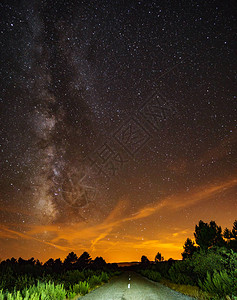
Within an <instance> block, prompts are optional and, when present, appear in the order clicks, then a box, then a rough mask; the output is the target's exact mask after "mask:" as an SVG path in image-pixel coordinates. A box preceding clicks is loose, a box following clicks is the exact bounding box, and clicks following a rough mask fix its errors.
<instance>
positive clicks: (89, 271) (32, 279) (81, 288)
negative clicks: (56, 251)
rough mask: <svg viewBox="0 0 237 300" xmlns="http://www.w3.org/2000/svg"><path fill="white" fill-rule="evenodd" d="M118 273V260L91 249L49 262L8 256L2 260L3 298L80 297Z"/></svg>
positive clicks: (0, 294) (0, 284)
mask: <svg viewBox="0 0 237 300" xmlns="http://www.w3.org/2000/svg"><path fill="white" fill-rule="evenodd" d="M118 274H120V272H119V271H118V267H117V265H116V264H107V263H106V262H105V261H104V259H103V258H102V257H97V258H96V259H95V260H92V259H91V257H90V255H89V254H88V253H87V252H84V253H83V254H82V255H81V256H80V257H77V255H76V254H75V253H74V252H71V253H69V254H68V256H67V257H66V259H65V260H64V262H62V261H61V260H60V259H56V260H54V259H52V258H51V259H49V260H48V261H47V262H46V263H45V264H42V263H41V262H39V261H38V260H37V261H36V260H34V258H31V259H29V260H24V259H22V258H19V259H18V260H16V259H15V258H12V259H7V260H5V261H2V262H1V264H0V300H15V299H16V300H48V299H52V300H64V299H77V298H78V297H79V296H82V295H85V294H87V293H88V292H90V291H91V290H93V289H95V288H96V287H98V286H100V285H101V284H103V283H106V282H108V280H109V279H110V278H111V277H112V276H115V275H118Z"/></svg>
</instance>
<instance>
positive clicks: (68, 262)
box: [63, 252, 78, 269]
mask: <svg viewBox="0 0 237 300" xmlns="http://www.w3.org/2000/svg"><path fill="white" fill-rule="evenodd" d="M77 260H78V257H77V255H76V253H74V252H70V253H69V254H68V256H67V257H66V258H65V260H64V263H63V264H64V266H65V267H66V269H72V267H73V265H74V264H75V263H76V262H77Z"/></svg>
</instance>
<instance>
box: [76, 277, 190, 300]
mask: <svg viewBox="0 0 237 300" xmlns="http://www.w3.org/2000/svg"><path fill="white" fill-rule="evenodd" d="M129 278H130V280H129ZM129 284H130V286H129ZM79 299H80V300H81V299H83V300H160V299H162V300H191V299H194V298H191V297H188V296H185V295H182V294H180V293H178V292H175V291H173V290H171V289H169V288H168V287H166V286H164V285H162V284H160V283H157V282H152V281H150V280H148V279H147V278H144V277H142V276H141V275H139V274H137V273H134V272H124V273H123V274H122V275H120V276H119V277H115V278H113V279H112V280H111V281H110V282H109V283H106V284H105V285H103V286H101V287H99V288H97V289H96V290H94V291H92V292H91V293H89V294H87V295H86V296H84V297H80V298H79Z"/></svg>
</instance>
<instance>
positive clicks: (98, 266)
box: [92, 256, 106, 270]
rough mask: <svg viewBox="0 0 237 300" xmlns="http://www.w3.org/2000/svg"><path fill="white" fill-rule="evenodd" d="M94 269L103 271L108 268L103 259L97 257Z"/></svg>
mask: <svg viewBox="0 0 237 300" xmlns="http://www.w3.org/2000/svg"><path fill="white" fill-rule="evenodd" d="M92 266H93V269H94V270H103V269H104V267H105V266H106V262H105V260H104V259H103V258H102V257H98V256H97V257H96V258H95V259H94V261H93V265H92Z"/></svg>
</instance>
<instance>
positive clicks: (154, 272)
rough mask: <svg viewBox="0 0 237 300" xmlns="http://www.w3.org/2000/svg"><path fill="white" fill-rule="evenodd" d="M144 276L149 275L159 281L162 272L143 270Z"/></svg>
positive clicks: (149, 277)
mask: <svg viewBox="0 0 237 300" xmlns="http://www.w3.org/2000/svg"><path fill="white" fill-rule="evenodd" d="M140 273H141V275H142V276H145V277H147V278H148V279H151V280H153V281H157V282H159V281H160V280H161V274H160V273H159V272H157V271H153V270H142V271H141V272H140Z"/></svg>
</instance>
